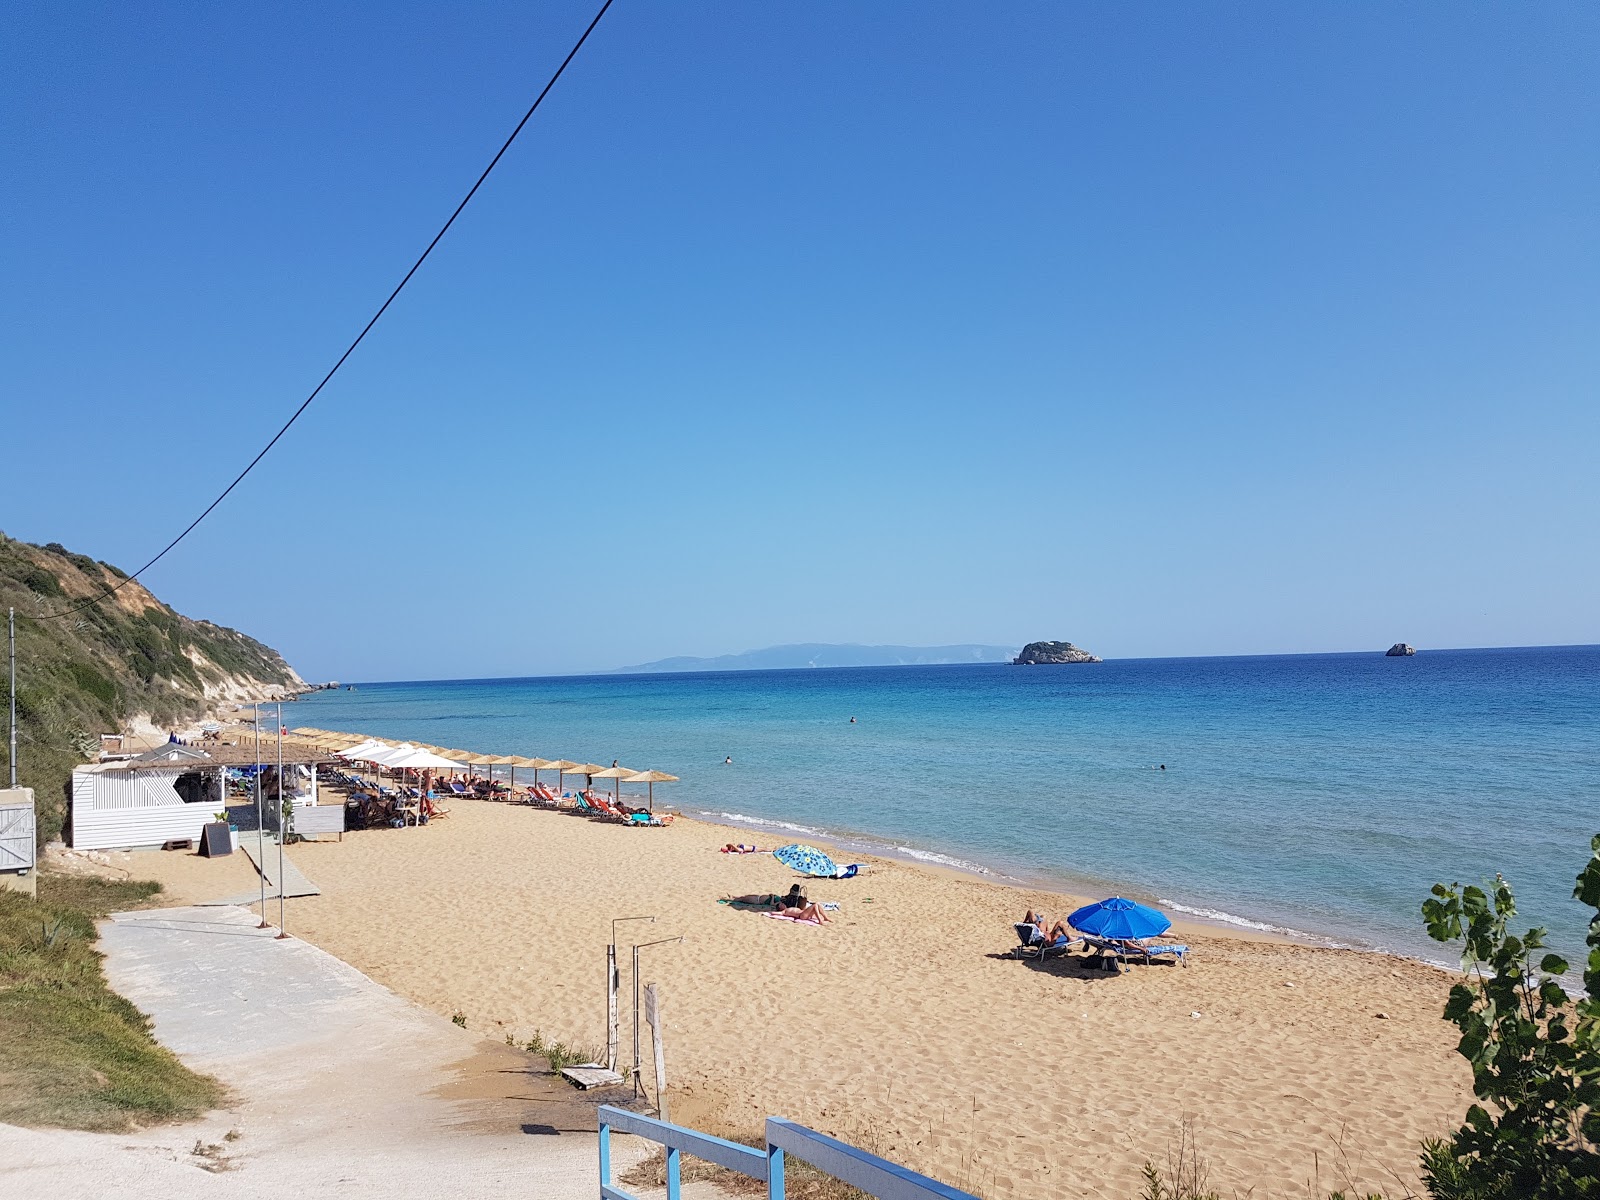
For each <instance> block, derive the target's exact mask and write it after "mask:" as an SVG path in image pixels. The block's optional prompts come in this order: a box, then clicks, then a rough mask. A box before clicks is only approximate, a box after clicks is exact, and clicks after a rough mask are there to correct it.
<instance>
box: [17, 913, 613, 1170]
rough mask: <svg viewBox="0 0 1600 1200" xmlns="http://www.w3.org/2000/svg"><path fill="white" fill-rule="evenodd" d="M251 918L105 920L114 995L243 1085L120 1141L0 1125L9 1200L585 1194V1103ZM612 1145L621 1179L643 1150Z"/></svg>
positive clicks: (536, 1064) (232, 1083)
mask: <svg viewBox="0 0 1600 1200" xmlns="http://www.w3.org/2000/svg"><path fill="white" fill-rule="evenodd" d="M255 926H256V917H255V915H254V914H253V913H251V912H250V911H249V910H248V909H243V908H176V909H160V910H154V911H149V912H139V913H125V914H119V915H117V916H115V917H113V918H112V919H111V920H110V921H108V922H106V923H105V924H104V925H103V926H102V934H101V938H102V949H103V950H104V951H105V953H106V973H107V976H108V977H109V979H110V981H111V985H112V987H113V988H115V989H116V990H117V991H118V992H121V993H122V994H123V995H124V996H126V997H128V999H130V1000H131V1001H133V1003H134V1004H136V1005H137V1006H138V1007H139V1008H140V1009H142V1010H143V1011H144V1012H146V1013H148V1014H150V1015H151V1017H152V1018H153V1019H154V1027H155V1034H156V1036H157V1037H158V1038H159V1039H160V1040H161V1041H162V1042H163V1043H164V1044H165V1045H167V1046H169V1047H171V1048H172V1049H173V1050H174V1051H175V1052H176V1053H177V1054H178V1055H179V1056H180V1057H181V1058H182V1059H183V1060H184V1061H185V1062H186V1063H188V1064H189V1065H190V1066H191V1067H193V1068H195V1069H196V1070H200V1071H205V1072H209V1073H210V1074H212V1075H215V1076H217V1077H218V1078H219V1079H221V1080H222V1081H223V1082H224V1083H225V1084H227V1085H228V1086H229V1087H230V1088H231V1089H233V1092H234V1098H233V1101H232V1103H231V1104H230V1106H229V1107H228V1108H227V1109H225V1110H222V1111H219V1112H215V1113H211V1114H209V1115H208V1116H207V1117H206V1118H204V1119H203V1120H201V1121H199V1122H196V1123H194V1124H189V1125H183V1126H169V1127H162V1128H157V1129H151V1130H146V1131H143V1132H140V1133H135V1134H130V1135H113V1134H88V1133H72V1132H65V1131H59V1130H25V1129H18V1128H16V1127H14V1126H8V1125H0V1196H48V1197H51V1198H52V1200H80V1198H81V1200H101V1198H103V1197H117V1198H118V1200H188V1198H189V1197H204V1198H206V1200H267V1198H268V1197H270V1198H271V1200H309V1198H311V1197H323V1196H337V1197H341V1198H344V1197H349V1198H352V1200H362V1198H366V1197H372V1198H374V1200H376V1198H377V1197H383V1198H384V1200H439V1198H440V1197H446V1196H447V1197H451V1198H452V1200H476V1198H480V1197H481V1198H484V1200H487V1198H489V1197H494V1198H495V1200H503V1198H506V1197H512V1196H517V1197H529V1198H530V1200H567V1198H568V1197H570V1198H571V1200H579V1198H580V1197H581V1198H582V1200H593V1198H594V1197H595V1196H596V1195H597V1194H598V1192H599V1187H598V1182H597V1168H596V1147H595V1136H594V1133H593V1130H594V1128H595V1123H594V1106H595V1104H596V1103H598V1102H599V1099H598V1098H597V1097H596V1096H595V1095H594V1093H577V1092H574V1091H573V1090H572V1089H571V1088H569V1087H568V1086H567V1085H566V1084H564V1083H562V1082H560V1081H559V1080H558V1079H554V1078H553V1077H552V1076H550V1075H549V1073H548V1072H546V1071H544V1070H543V1067H544V1064H543V1062H542V1061H541V1060H530V1059H528V1058H527V1057H526V1056H524V1055H522V1054H520V1053H518V1052H516V1051H514V1050H511V1049H509V1048H508V1047H504V1046H497V1045H495V1044H494V1043H491V1042H487V1041H485V1040H483V1039H482V1038H480V1037H477V1036H475V1035H473V1034H471V1033H468V1032H466V1031H464V1030H461V1029H457V1028H456V1027H454V1026H453V1025H451V1024H450V1022H448V1021H446V1020H444V1019H443V1018H442V1017H439V1016H436V1015H434V1014H433V1013H430V1012H427V1011H425V1010H423V1009H421V1008H418V1007H417V1006H416V1005H414V1004H411V1003H410V1002H409V1001H406V1000H403V999H401V998H400V997H398V996H396V995H395V994H394V993H393V992H390V991H389V990H387V989H386V988H383V987H381V986H379V985H378V984H376V983H374V982H373V981H372V980H370V979H368V978H367V977H366V976H365V975H362V974H361V973H360V972H359V971H357V970H356V969H355V968H353V967H351V966H348V965H347V964H345V963H343V962H341V961H339V960H338V959H336V958H334V957H333V956H331V955H329V954H326V953H324V952H323V951H321V950H318V949H317V948H316V947H314V946H311V945H309V944H308V943H306V942H301V941H298V940H295V939H286V940H283V941H277V940H275V939H274V935H275V933H276V931H275V930H271V929H268V930H257V929H256V928H255ZM626 1142H632V1143H633V1145H632V1147H631V1148H630V1147H628V1146H627V1145H626V1143H624V1145H622V1146H619V1151H620V1155H619V1157H620V1159H621V1164H620V1165H621V1166H624V1167H625V1166H626V1165H627V1164H628V1163H630V1162H631V1161H634V1160H635V1159H636V1158H637V1157H638V1156H639V1155H640V1154H641V1153H642V1149H643V1148H642V1146H641V1145H640V1144H639V1143H637V1142H634V1141H633V1139H627V1140H626Z"/></svg>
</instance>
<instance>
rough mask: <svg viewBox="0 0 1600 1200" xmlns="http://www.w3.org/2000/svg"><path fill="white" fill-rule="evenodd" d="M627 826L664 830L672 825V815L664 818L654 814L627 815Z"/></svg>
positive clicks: (669, 814)
mask: <svg viewBox="0 0 1600 1200" xmlns="http://www.w3.org/2000/svg"><path fill="white" fill-rule="evenodd" d="M628 824H630V825H647V826H656V827H659V828H664V827H666V826H668V825H671V824H672V814H671V813H668V814H667V815H666V816H662V817H658V816H656V815H655V814H654V813H637V812H636V813H629V814H628Z"/></svg>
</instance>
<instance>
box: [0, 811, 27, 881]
mask: <svg viewBox="0 0 1600 1200" xmlns="http://www.w3.org/2000/svg"><path fill="white" fill-rule="evenodd" d="M33 846H34V834H33V805H32V804H0V871H31V870H33Z"/></svg>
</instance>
